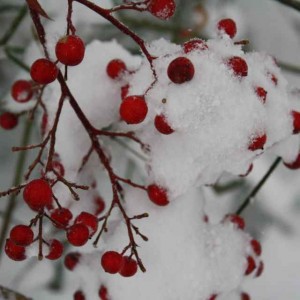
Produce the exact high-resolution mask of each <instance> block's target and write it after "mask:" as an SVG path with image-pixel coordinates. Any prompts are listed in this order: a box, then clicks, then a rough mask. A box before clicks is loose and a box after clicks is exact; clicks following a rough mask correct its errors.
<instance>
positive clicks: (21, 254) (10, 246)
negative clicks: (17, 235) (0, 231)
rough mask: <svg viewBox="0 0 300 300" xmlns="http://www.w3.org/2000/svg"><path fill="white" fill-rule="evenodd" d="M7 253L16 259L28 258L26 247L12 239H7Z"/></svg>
mask: <svg viewBox="0 0 300 300" xmlns="http://www.w3.org/2000/svg"><path fill="white" fill-rule="evenodd" d="M4 251H5V253H6V255H7V256H8V257H9V258H10V259H12V260H15V261H21V260H24V259H26V255H25V247H23V246H19V245H16V244H15V243H14V242H13V241H12V240H10V239H7V240H6V243H5V250H4Z"/></svg>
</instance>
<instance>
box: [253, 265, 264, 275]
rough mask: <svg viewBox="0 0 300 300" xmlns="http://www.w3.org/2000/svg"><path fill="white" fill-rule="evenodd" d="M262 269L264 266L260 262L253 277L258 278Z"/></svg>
mask: <svg viewBox="0 0 300 300" xmlns="http://www.w3.org/2000/svg"><path fill="white" fill-rule="evenodd" d="M264 268H265V265H264V263H263V262H262V261H261V262H260V263H259V265H258V268H257V271H256V274H255V277H260V276H261V274H262V273H263V271H264Z"/></svg>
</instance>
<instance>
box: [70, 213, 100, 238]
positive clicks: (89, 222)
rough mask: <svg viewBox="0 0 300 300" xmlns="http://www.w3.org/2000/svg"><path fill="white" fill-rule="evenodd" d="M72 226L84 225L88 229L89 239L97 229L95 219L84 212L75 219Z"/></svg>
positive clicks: (96, 220)
mask: <svg viewBox="0 0 300 300" xmlns="http://www.w3.org/2000/svg"><path fill="white" fill-rule="evenodd" d="M74 224H82V225H85V226H86V227H87V228H88V229H89V232H90V234H89V237H92V236H93V235H94V234H95V233H96V231H97V229H98V219H97V217H96V216H94V215H92V214H90V213H88V212H85V211H83V212H82V213H80V214H79V215H78V216H77V217H76V219H75V221H74Z"/></svg>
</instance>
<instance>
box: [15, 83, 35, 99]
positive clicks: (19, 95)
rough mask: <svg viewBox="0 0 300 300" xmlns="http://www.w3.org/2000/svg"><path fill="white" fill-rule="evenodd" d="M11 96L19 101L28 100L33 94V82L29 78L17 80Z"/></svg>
mask: <svg viewBox="0 0 300 300" xmlns="http://www.w3.org/2000/svg"><path fill="white" fill-rule="evenodd" d="M11 96H12V97H13V99H14V100H15V101H17V102H19V103H24V102H28V101H29V100H30V99H31V98H32V96H33V90H32V84H31V82H29V81H27V80H17V81H16V82H15V83H14V84H13V86H12V88H11Z"/></svg>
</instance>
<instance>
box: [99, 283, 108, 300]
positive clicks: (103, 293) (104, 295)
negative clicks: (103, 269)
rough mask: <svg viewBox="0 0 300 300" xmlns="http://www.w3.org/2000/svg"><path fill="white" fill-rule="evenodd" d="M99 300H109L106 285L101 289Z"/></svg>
mask: <svg viewBox="0 0 300 300" xmlns="http://www.w3.org/2000/svg"><path fill="white" fill-rule="evenodd" d="M99 298H100V299H101V300H109V297H108V291H107V288H106V287H105V286H104V285H101V287H100V289H99Z"/></svg>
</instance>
